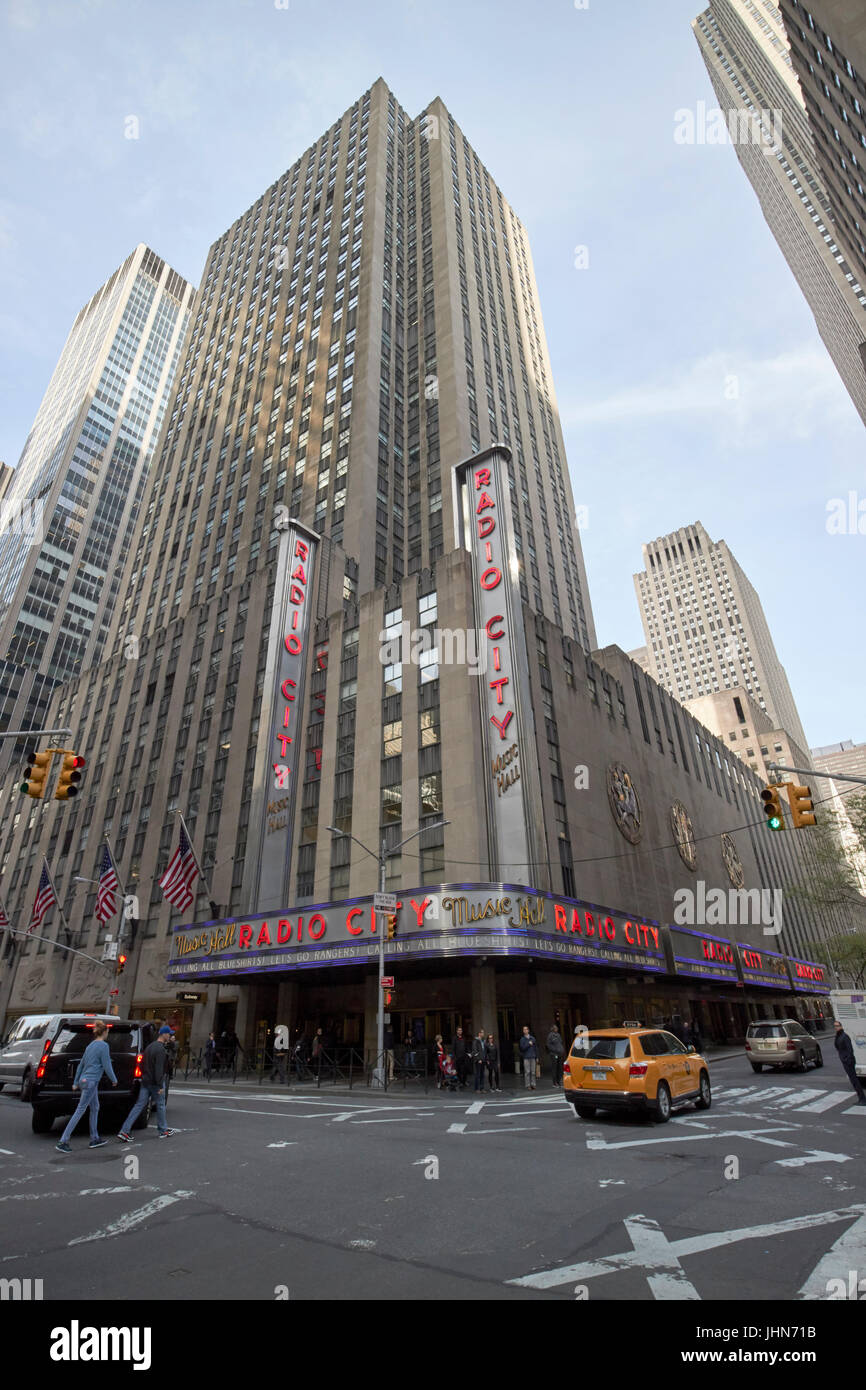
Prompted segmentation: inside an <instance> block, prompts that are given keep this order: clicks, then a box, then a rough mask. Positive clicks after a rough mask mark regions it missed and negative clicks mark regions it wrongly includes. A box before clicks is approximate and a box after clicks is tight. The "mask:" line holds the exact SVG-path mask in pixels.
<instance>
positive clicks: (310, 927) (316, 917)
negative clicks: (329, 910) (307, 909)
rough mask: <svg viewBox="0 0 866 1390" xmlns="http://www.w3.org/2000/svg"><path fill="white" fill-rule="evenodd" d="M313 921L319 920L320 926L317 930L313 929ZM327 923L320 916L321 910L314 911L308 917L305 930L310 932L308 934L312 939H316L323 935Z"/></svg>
mask: <svg viewBox="0 0 866 1390" xmlns="http://www.w3.org/2000/svg"><path fill="white" fill-rule="evenodd" d="M314 922H321V926H320V927H319V930H318V931H313V923H314ZM327 925H328V924H327V922H326V921H325V919H324V917H323V916H322V914H321V912H315V913H314V914H313V916H312V917H311V918H310V920H309V922H308V923H307V931H308V932H309V933H310V936H311V937H312V938H313V940H314V941H318V940H319V937H320V936H324V935H325V928H326V926H327Z"/></svg>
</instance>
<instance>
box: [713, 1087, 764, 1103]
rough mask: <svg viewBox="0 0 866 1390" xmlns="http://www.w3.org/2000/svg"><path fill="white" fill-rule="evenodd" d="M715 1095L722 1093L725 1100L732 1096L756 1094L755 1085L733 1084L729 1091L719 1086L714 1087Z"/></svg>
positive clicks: (730, 1098) (756, 1088)
mask: <svg viewBox="0 0 866 1390" xmlns="http://www.w3.org/2000/svg"><path fill="white" fill-rule="evenodd" d="M715 1094H716V1095H717V1096H719V1095H722V1094H724V1097H725V1100H732V1099H733V1097H734V1096H737V1097H740V1096H751V1095H757V1094H758V1087H757V1086H735V1087H734V1088H733V1090H731V1091H724V1092H723V1091H722V1089H721V1087H718V1086H717V1087H716V1088H715Z"/></svg>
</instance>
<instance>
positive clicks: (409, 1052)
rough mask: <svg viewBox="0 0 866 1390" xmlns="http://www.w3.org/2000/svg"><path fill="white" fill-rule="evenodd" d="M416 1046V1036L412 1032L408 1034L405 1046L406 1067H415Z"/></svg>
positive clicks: (404, 1059)
mask: <svg viewBox="0 0 866 1390" xmlns="http://www.w3.org/2000/svg"><path fill="white" fill-rule="evenodd" d="M415 1046H416V1045H415V1035H414V1033H412V1032H411V1031H410V1032H408V1033H407V1034H406V1042H405V1044H404V1048H405V1051H404V1057H403V1064H404V1066H406V1067H414V1066H415Z"/></svg>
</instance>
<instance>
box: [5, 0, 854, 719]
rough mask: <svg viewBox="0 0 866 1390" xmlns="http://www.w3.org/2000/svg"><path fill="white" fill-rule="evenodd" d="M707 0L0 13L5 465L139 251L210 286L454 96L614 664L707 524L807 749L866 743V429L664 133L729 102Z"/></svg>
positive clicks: (742, 231)
mask: <svg viewBox="0 0 866 1390" xmlns="http://www.w3.org/2000/svg"><path fill="white" fill-rule="evenodd" d="M698 8H699V0H654V2H653V3H651V4H650V3H646V0H589V4H588V8H586V9H577V8H576V7H575V4H574V0H541V2H540V3H538V0H536V3H529V0H526V2H525V3H516V0H496V2H495V3H494V0H465V3H459V0H439V3H437V4H436V5H435V6H434V5H430V4H427V3H423V0H368V3H366V4H364V5H359V4H357V3H354V4H350V3H346V0H288V5H287V6H286V7H285V8H283V6H282V0H277V3H275V2H274V0H207V2H206V3H205V0H183V3H176V2H175V3H165V0H148V2H147V3H146V4H145V3H138V4H132V3H129V0H42V2H41V3H38V2H37V3H31V0H6V4H5V6H4V12H3V19H2V46H3V52H4V59H3V82H2V95H0V129H2V135H0V139H2V147H3V151H4V164H5V168H6V180H5V183H4V190H5V191H4V193H3V196H2V198H0V458H3V459H5V460H6V461H7V462H10V463H16V462H17V460H18V456H19V454H20V451H21V448H22V446H23V443H24V439H25V437H26V434H27V430H28V429H29V427H30V425H31V423H32V420H33V417H34V415H35V412H36V410H37V408H38V405H39V402H40V400H41V398H42V394H43V392H44V390H45V387H46V385H47V383H48V380H49V377H50V375H51V372H52V370H53V368H54V365H55V363H56V360H57V357H58V354H59V352H60V349H61V347H62V345H63V342H64V340H65V337H66V334H67V332H68V330H69V327H70V326H71V323H72V320H73V318H74V316H75V314H76V313H77V312H78V310H79V309H80V307H81V305H82V304H83V303H84V302H85V301H86V300H87V298H88V297H89V296H90V295H91V294H92V293H93V291H94V290H95V289H96V288H97V287H98V286H99V285H100V284H101V282H102V281H103V280H104V279H105V278H106V277H107V275H108V274H109V273H110V272H111V271H112V270H113V269H114V268H115V267H116V266H117V265H118V264H119V263H120V262H121V261H122V260H123V259H124V257H125V256H126V255H127V254H128V253H129V251H130V250H131V249H132V247H133V246H134V245H135V244H136V243H137V242H139V241H145V242H147V243H148V244H149V245H151V246H152V247H153V248H154V250H156V251H157V252H159V254H160V255H162V256H164V257H165V258H166V259H167V260H168V261H169V262H170V263H171V264H172V265H173V266H174V267H175V268H176V269H177V270H179V271H180V272H181V273H182V274H183V275H186V276H188V277H189V278H190V279H192V280H193V281H196V282H197V281H198V279H199V277H200V275H201V271H202V268H203V266H204V262H205V257H206V253H207V249H208V247H209V246H210V244H211V242H212V241H214V240H215V239H216V237H217V236H219V235H220V234H221V233H222V232H223V231H224V230H225V228H226V227H227V226H229V225H230V223H231V222H233V221H234V219H235V218H236V217H237V216H238V215H239V213H241V212H242V211H243V210H244V209H245V208H246V207H248V206H249V205H250V203H252V202H253V201H254V199H255V198H257V197H258V196H259V195H260V194H261V193H262V192H263V191H264V189H265V188H266V187H267V186H268V185H269V184H270V183H272V182H273V180H274V179H275V178H276V177H277V176H278V175H279V174H280V173H282V171H283V170H284V169H285V168H287V167H288V165H289V164H291V163H292V161H293V160H294V159H295V158H297V156H298V155H299V154H300V153H302V152H303V150H305V149H306V148H307V147H308V146H309V145H310V144H311V143H312V142H313V141H314V140H316V139H317V138H318V137H319V135H320V134H321V133H322V131H323V130H325V129H326V128H327V127H328V126H329V125H330V124H331V123H332V122H333V121H334V120H335V119H336V118H337V116H338V115H340V114H341V113H342V112H343V111H344V110H345V109H346V107H348V106H349V105H350V104H351V103H352V102H353V101H354V100H355V99H356V97H357V96H358V95H359V94H360V92H362V91H364V90H365V89H366V88H367V87H368V86H369V85H370V83H371V82H372V81H373V80H374V79H375V78H376V77H378V76H383V77H384V78H385V80H386V81H387V82H388V83H389V85H390V86H391V87H392V88H393V90H394V91H395V92H396V94H397V97H398V99H399V100H400V101H401V103H402V104H403V106H404V107H405V108H406V109H407V110H408V111H409V112H410V113H412V114H415V113H417V112H418V111H420V110H421V109H422V108H423V107H424V106H425V105H426V103H427V102H428V101H429V100H430V99H431V98H432V97H433V96H436V95H438V96H441V97H442V99H443V100H444V102H445V103H446V105H447V106H448V107H449V109H450V110H451V111H452V113H453V115H454V117H455V119H456V120H457V121H458V123H459V124H460V125H461V126H462V127H463V129H464V130H465V132H466V134H467V135H468V137H469V139H470V140H471V142H472V144H473V145H474V146H475V148H476V149H477V151H478V153H479V156H480V158H482V159H483V160H484V162H485V163H486V164H487V165H488V167H489V168H490V170H491V173H492V174H493V176H494V178H496V180H497V182H498V183H499V184H500V186H501V188H502V190H503V193H504V194H505V196H506V197H507V198H508V199H509V200H510V201H511V203H512V204H513V206H514V208H515V210H516V212H517V213H518V215H519V216H520V217H521V219H522V220H523V222H524V224H525V226H526V228H527V231H528V233H529V237H530V242H531V246H532V250H533V256H534V261H535V269H536V274H537V277H538V282H539V288H540V294H541V304H542V309H543V312H544V321H545V327H546V331H547V336H548V342H549V346H550V353H551V358H552V363H553V376H554V383H555V387H556V392H557V396H558V400H559V406H560V411H561V414H562V420H563V428H564V431H565V441H566V447H567V452H568V460H569V466H570V470H571V478H572V486H573V489H574V495H575V501H576V503H578V504H579V505H583V506H586V507H587V508H588V509H589V510H588V517H589V524H588V526H587V528H586V529H585V530H584V531H583V533H582V536H583V542H584V549H585V554H586V562H587V568H588V573H589V583H590V592H591V597H592V603H593V608H594V612H595V617H596V625H597V629H598V638H599V642H600V644H601V645H607V644H608V643H611V642H616V643H618V644H619V645H620V646H622V647H624V648H626V649H629V648H631V647H635V646H637V645H640V644H642V641H643V636H642V629H641V625H640V619H639V616H638V610H637V603H636V600H635V597H634V590H633V584H632V574H633V573H634V572H635V571H636V570H638V569H639V568H640V567H641V544H642V542H644V541H646V540H649V539H652V538H654V537H656V536H658V535H661V534H663V533H665V532H668V531H670V530H673V529H674V528H675V527H677V526H682V525H684V524H686V523H688V522H692V521H695V520H700V521H702V522H703V523H704V525H705V526H706V528H707V530H708V531H709V532H710V534H711V535H712V536H713V537H714V538H716V539H718V538H724V539H725V540H726V541H727V542H728V544H729V545H730V546H731V548H732V550H733V551H734V554H735V555H736V556H737V558H738V560H739V562H740V564H741V565H742V567H743V568H744V570H745V571H746V573H747V574H748V575H749V577H750V579H751V580H752V582H753V583H754V585H755V587H756V588H757V590H758V593H759V594H760V596H761V599H762V601H763V604H764V608H765V611H766V614H767V618H768V620H769V623H770V628H771V631H772V633H773V636H774V639H775V642H776V647H777V650H778V652H779V656H780V659H781V660H782V662H783V664H784V665H785V667H786V669H787V671H788V675H789V678H790V681H791V685H792V687H793V690H794V695H795V698H796V700H797V703H798V706H799V709H800V714H801V717H802V720H803V723H804V725H805V728H806V732H807V735H808V737H809V740H810V743H811V744H813V745H816V744H823V743H831V742H834V741H836V740H839V739H843V738H849V737H852V738H854V739H855V740H864V739H866V720H864V717H863V705H864V702H863V695H862V692H863V690H864V688H866V657H864V647H863V642H862V641H861V639H860V629H859V622H860V620H859V619H858V617H857V613H858V612H859V609H860V606H861V592H862V589H863V581H864V576H866V564H864V558H866V536H858V535H829V534H828V532H827V529H826V517H827V504H828V502H829V501H830V500H831V499H833V498H836V497H845V496H847V494H848V492H849V491H851V490H853V491H856V492H857V495H858V498H863V497H866V480H864V466H863V465H864V432H863V426H862V424H861V422H860V420H859V417H858V416H857V414H856V412H855V410H854V407H853V406H852V405H851V403H850V400H849V398H848V396H847V393H846V392H845V390H844V387H843V386H842V384H841V382H840V381H839V379H838V377H837V375H836V372H835V369H834V368H833V366H832V363H831V362H830V359H829V358H828V357H827V354H826V352H825V350H824V348H823V345H822V344H821V341H820V339H819V338H818V335H817V332H816V330H815V327H814V322H813V320H812V317H811V315H810V313H809V311H808V309H807V307H806V304H805V301H804V300H803V298H802V296H801V295H800V292H799V290H798V289H797V286H796V284H795V282H794V280H793V277H792V276H791V274H790V272H789V270H788V268H787V265H786V263H785V261H784V259H783V257H782V255H781V253H780V252H779V250H778V248H777V246H776V243H775V242H774V240H773V238H772V236H771V235H770V232H769V230H768V228H767V226H766V224H765V222H764V220H763V217H762V215H761V212H760V209H759V206H758V203H757V200H756V198H755V196H754V194H753V192H752V190H751V187H750V185H749V183H748V181H747V180H746V178H745V175H744V174H743V173H742V171H741V169H740V166H739V164H738V162H737V159H736V156H735V154H734V151H733V150H732V149H731V148H730V147H728V146H709V145H702V146H693V147H689V146H683V145H679V144H677V143H676V142H675V141H674V138H673V132H674V128H675V122H674V112H675V111H677V110H679V109H680V108H685V107H688V108H694V107H695V106H696V104H697V102H698V101H700V100H704V101H706V102H707V103H708V104H709V105H710V106H711V107H712V106H714V104H715V102H714V98H713V92H712V88H711V86H710V83H709V79H708V77H707V74H706V71H705V69H704V65H703V62H702V61H701V58H700V55H699V52H698V48H697V44H696V42H695V39H694V36H693V34H692V32H691V28H690V23H691V20H692V19H693V18H694V16H695V14H696V13H697V10H698ZM130 115H135V116H136V117H137V118H138V121H139V126H140V137H139V139H137V140H129V139H126V138H125V137H124V123H125V120H126V118H127V117H128V116H130ZM576 247H586V248H587V253H588V265H587V266H586V268H583V269H577V268H576V266H575V259H576V257H575V248H576ZM731 378H735V379H736V387H732V386H731V385H730V379H731ZM726 384H727V385H726ZM734 390H736V392H737V394H736V396H735V397H733V398H732V392H733V391H734ZM816 638H817V639H819V640H815V639H816Z"/></svg>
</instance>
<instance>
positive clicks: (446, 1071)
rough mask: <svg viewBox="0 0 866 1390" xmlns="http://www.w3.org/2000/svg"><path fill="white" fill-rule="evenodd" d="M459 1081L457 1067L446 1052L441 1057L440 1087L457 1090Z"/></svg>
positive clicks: (444, 1089) (446, 1089)
mask: <svg viewBox="0 0 866 1390" xmlns="http://www.w3.org/2000/svg"><path fill="white" fill-rule="evenodd" d="M457 1083H458V1076H457V1068H456V1067H455V1066H454V1063H453V1062H452V1060H451V1058H450V1057H449V1056H448V1053H447V1052H446V1053H445V1054H444V1055H443V1056H442V1057H441V1058H440V1059H439V1087H440V1089H441V1090H443V1091H456V1090H457Z"/></svg>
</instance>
